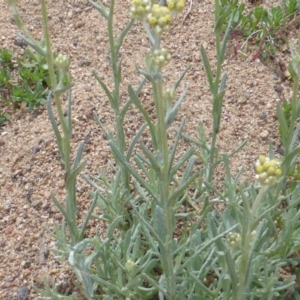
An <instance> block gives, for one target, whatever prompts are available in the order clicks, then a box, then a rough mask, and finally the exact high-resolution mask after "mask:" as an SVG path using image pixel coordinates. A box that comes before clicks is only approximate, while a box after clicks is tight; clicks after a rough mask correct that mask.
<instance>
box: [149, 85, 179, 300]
mask: <svg viewBox="0 0 300 300" xmlns="http://www.w3.org/2000/svg"><path fill="white" fill-rule="evenodd" d="M153 92H154V101H155V107H156V112H157V134H158V138H159V141H158V145H159V152H160V153H161V155H162V166H161V172H160V174H158V175H159V177H158V179H159V193H160V196H161V198H160V203H159V205H160V206H161V207H162V208H163V210H164V212H165V221H166V230H167V234H166V240H165V241H164V242H165V243H164V249H163V251H161V254H162V265H163V268H164V272H165V275H166V279H167V282H168V287H169V295H170V299H175V297H176V281H175V274H174V266H173V256H172V253H173V248H172V240H173V233H174V221H173V219H174V210H173V207H171V206H170V204H169V203H168V197H169V176H168V170H169V149H168V139H167V126H166V122H165V110H164V102H163V86H162V80H161V79H156V80H155V81H153Z"/></svg>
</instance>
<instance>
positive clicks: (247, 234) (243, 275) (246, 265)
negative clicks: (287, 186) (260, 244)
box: [236, 186, 268, 300]
mask: <svg viewBox="0 0 300 300" xmlns="http://www.w3.org/2000/svg"><path fill="white" fill-rule="evenodd" d="M267 190H268V186H262V187H261V189H260V191H259V193H258V195H257V196H256V199H255V201H254V203H253V205H252V208H251V211H250V215H249V219H248V222H247V225H246V228H244V232H243V235H244V238H243V239H242V241H243V244H242V258H241V262H240V269H239V273H240V276H239V277H240V282H239V288H238V292H237V298H236V300H242V299H243V297H244V296H243V295H244V293H245V288H246V286H247V281H248V278H249V271H250V263H251V257H250V256H249V253H250V252H251V251H250V250H251V249H250V247H251V232H252V230H253V225H254V223H255V214H256V211H257V208H258V206H259V204H260V202H261V200H262V197H263V196H264V194H265V193H266V191H267ZM245 217H247V216H245Z"/></svg>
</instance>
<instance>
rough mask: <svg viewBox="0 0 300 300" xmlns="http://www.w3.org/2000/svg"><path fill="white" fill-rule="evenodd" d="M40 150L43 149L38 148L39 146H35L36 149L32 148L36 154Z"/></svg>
mask: <svg viewBox="0 0 300 300" xmlns="http://www.w3.org/2000/svg"><path fill="white" fill-rule="evenodd" d="M40 150H41V148H40V147H37V146H35V147H33V148H32V152H33V153H34V154H36V153H38V152H39V151H40Z"/></svg>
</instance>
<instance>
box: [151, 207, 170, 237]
mask: <svg viewBox="0 0 300 300" xmlns="http://www.w3.org/2000/svg"><path fill="white" fill-rule="evenodd" d="M165 219H166V216H165V213H164V210H163V209H162V208H161V207H160V206H158V205H156V207H155V211H154V216H153V226H154V230H155V232H156V233H157V235H158V236H159V237H160V239H161V240H162V241H163V242H164V241H165V240H166V236H167V228H166V221H165Z"/></svg>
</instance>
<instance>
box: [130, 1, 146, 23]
mask: <svg viewBox="0 0 300 300" xmlns="http://www.w3.org/2000/svg"><path fill="white" fill-rule="evenodd" d="M150 12H151V0H132V1H131V8H130V14H131V17H132V18H134V19H138V20H143V19H145V18H146V16H147V15H148V14H149V13H150Z"/></svg>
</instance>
